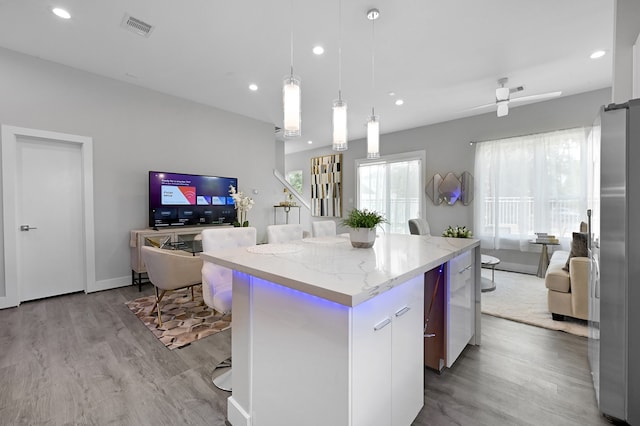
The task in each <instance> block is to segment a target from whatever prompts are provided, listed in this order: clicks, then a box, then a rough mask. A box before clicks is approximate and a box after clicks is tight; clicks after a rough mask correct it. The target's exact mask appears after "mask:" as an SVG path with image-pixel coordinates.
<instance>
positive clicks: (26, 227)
mask: <svg viewBox="0 0 640 426" xmlns="http://www.w3.org/2000/svg"><path fill="white" fill-rule="evenodd" d="M29 229H38V228H36V227H32V226H29V225H20V230H21V231H28V230H29Z"/></svg>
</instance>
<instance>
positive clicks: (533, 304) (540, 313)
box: [482, 269, 588, 337]
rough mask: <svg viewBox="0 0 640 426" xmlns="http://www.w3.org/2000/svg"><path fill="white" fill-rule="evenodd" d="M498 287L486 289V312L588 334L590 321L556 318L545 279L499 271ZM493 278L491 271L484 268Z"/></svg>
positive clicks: (552, 328)
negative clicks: (555, 319)
mask: <svg viewBox="0 0 640 426" xmlns="http://www.w3.org/2000/svg"><path fill="white" fill-rule="evenodd" d="M495 272H496V274H495V284H496V289H495V290H494V291H490V292H486V293H482V313H483V314H487V315H492V316H495V317H500V318H505V319H508V320H512V321H517V322H522V323H525V324H530V325H535V326H538V327H543V328H549V329H551V330H560V331H564V332H567V333H571V334H575V335H577V336H583V337H587V336H588V328H587V321H583V320H579V319H574V318H569V317H565V320H564V321H554V320H553V319H552V318H551V313H550V312H549V310H548V309H547V288H546V287H545V286H544V279H542V278H538V277H536V276H535V275H527V274H518V273H514V272H505V271H498V270H496V271H495ZM482 276H483V277H485V278H489V279H491V271H490V270H488V269H483V270H482Z"/></svg>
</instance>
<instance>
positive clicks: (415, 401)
mask: <svg viewBox="0 0 640 426" xmlns="http://www.w3.org/2000/svg"><path fill="white" fill-rule="evenodd" d="M400 287H401V289H402V290H401V291H399V292H397V293H396V294H394V297H396V298H397V299H396V300H395V301H394V302H393V303H392V306H395V307H394V308H393V313H392V317H391V318H392V321H393V327H392V329H391V334H392V341H391V346H392V352H391V357H392V360H391V362H392V368H391V375H392V377H391V389H392V390H391V411H392V423H391V424H392V425H394V426H401V425H410V424H411V423H412V422H413V420H414V419H415V418H416V416H417V415H418V412H420V409H421V408H422V406H423V405H424V374H421V372H422V371H423V370H424V354H423V350H424V344H423V334H424V333H423V326H424V324H423V319H424V276H423V275H420V276H418V277H415V278H413V279H412V280H410V281H409V282H407V283H405V284H402V285H401V286H400ZM416 372H418V374H416Z"/></svg>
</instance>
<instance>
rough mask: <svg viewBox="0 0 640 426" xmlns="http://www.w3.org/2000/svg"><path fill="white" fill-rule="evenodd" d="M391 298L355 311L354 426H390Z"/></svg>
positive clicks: (353, 351)
mask: <svg viewBox="0 0 640 426" xmlns="http://www.w3.org/2000/svg"><path fill="white" fill-rule="evenodd" d="M390 291H393V290H390ZM387 293H389V292H387ZM388 296H389V295H388V294H384V295H381V296H378V297H375V298H373V299H371V300H369V301H367V302H364V303H362V304H360V305H358V306H355V307H354V308H353V319H352V321H353V335H352V340H351V342H352V343H351V344H352V358H351V369H352V370H351V371H352V380H351V386H352V389H353V391H352V392H351V395H353V401H352V406H351V407H352V411H351V413H352V423H351V424H352V425H353V426H359V425H363V426H365V425H366V426H376V425H380V426H383V425H385V426H388V425H390V424H391V406H390V405H389V401H391V366H392V358H391V349H392V348H391V327H392V319H391V312H389V310H390V309H389V306H388V305H389V303H388V301H389V297H388Z"/></svg>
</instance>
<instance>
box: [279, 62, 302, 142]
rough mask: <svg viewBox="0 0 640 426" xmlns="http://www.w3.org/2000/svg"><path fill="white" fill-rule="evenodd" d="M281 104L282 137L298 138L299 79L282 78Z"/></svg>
mask: <svg viewBox="0 0 640 426" xmlns="http://www.w3.org/2000/svg"><path fill="white" fill-rule="evenodd" d="M282 102H283V106H284V137H285V138H294V137H298V136H300V135H301V134H302V131H301V115H302V114H301V95H300V77H297V76H295V75H293V74H291V75H288V76H286V77H285V78H284V85H283V86H282Z"/></svg>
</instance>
